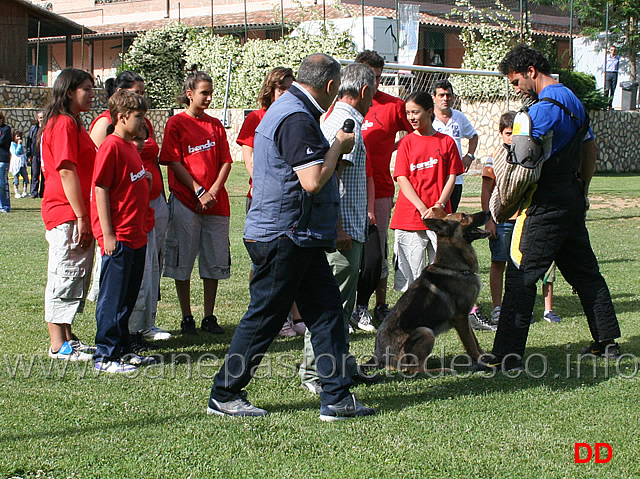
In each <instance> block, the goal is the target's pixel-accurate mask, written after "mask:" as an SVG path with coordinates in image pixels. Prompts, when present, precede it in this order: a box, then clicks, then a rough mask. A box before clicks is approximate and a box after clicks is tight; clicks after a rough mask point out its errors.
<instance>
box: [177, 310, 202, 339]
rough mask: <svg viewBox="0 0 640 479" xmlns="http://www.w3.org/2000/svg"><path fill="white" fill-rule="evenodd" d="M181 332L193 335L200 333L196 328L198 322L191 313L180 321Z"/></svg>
mask: <svg viewBox="0 0 640 479" xmlns="http://www.w3.org/2000/svg"><path fill="white" fill-rule="evenodd" d="M180 333H181V334H190V335H192V336H194V335H196V334H198V331H197V330H196V322H195V321H194V320H193V316H191V315H190V314H189V315H187V316H185V317H184V318H182V322H181V323H180Z"/></svg>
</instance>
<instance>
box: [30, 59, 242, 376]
mask: <svg viewBox="0 0 640 479" xmlns="http://www.w3.org/2000/svg"><path fill="white" fill-rule="evenodd" d="M124 73H125V74H128V75H135V74H132V73H131V72H124ZM121 75H122V74H121ZM125 80H126V79H125ZM122 85H123V86H122V87H121V88H119V89H117V91H115V93H113V94H112V95H111V96H110V98H109V111H108V114H103V115H101V116H102V117H104V118H105V120H104V121H103V122H102V123H101V124H99V126H98V127H97V129H96V128H92V133H93V130H94V129H95V130H96V131H97V133H96V135H95V136H96V137H97V136H99V134H102V132H103V130H104V134H103V135H102V136H101V138H100V140H99V141H98V142H95V141H94V140H93V139H92V137H90V136H89V134H88V133H87V131H86V130H85V129H84V128H83V127H82V124H81V123H80V120H79V113H80V112H82V111H88V110H89V109H90V107H91V103H92V100H93V95H94V94H93V79H92V78H91V76H90V75H89V74H88V73H86V72H83V71H81V70H77V69H73V68H68V69H65V70H63V71H62V72H61V74H60V75H59V77H58V78H57V80H56V82H55V84H54V89H53V98H52V102H51V104H50V105H49V107H48V108H47V112H46V115H45V128H44V131H43V133H42V152H43V164H44V171H45V176H46V178H47V185H48V186H47V190H45V195H44V198H43V203H42V217H43V220H44V222H45V227H46V229H47V233H46V238H47V241H48V242H49V267H48V281H47V288H46V293H45V319H46V320H47V323H48V327H49V333H50V339H51V347H50V349H49V356H51V357H52V358H58V359H66V360H72V361H79V360H93V361H94V363H95V368H96V369H97V370H99V371H103V372H108V373H124V372H130V371H133V370H135V369H136V367H137V366H138V365H140V364H150V363H152V362H153V361H154V360H153V358H152V357H145V356H139V355H138V354H136V352H135V351H134V350H133V349H132V341H131V339H132V333H135V332H136V331H137V330H138V326H135V327H134V329H133V330H131V328H132V322H135V323H136V325H139V326H140V327H141V328H142V329H140V330H139V331H143V332H145V333H146V334H149V335H153V337H155V338H156V339H158V337H159V336H162V337H160V339H166V338H167V337H170V334H169V333H166V332H164V331H162V330H160V329H159V328H156V327H155V314H152V312H153V313H154V312H155V308H156V306H157V305H156V304H151V303H153V302H154V301H155V303H157V299H158V296H157V288H158V287H159V275H157V274H156V275H153V274H152V273H151V272H150V271H151V270H152V269H153V268H149V264H150V263H153V262H156V261H157V260H158V254H159V251H160V248H158V246H156V245H154V244H153V243H155V234H153V233H152V232H153V230H154V226H155V224H156V222H157V221H158V214H157V212H156V211H154V206H155V207H156V208H158V209H162V203H163V202H164V197H163V196H162V194H161V193H162V179H161V176H160V170H159V168H158V163H157V156H158V148H157V145H156V147H155V150H154V152H151V153H150V154H146V153H145V151H146V150H150V148H149V143H150V142H149V140H150V136H151V135H152V130H150V123H149V122H148V120H146V119H145V114H146V112H147V103H146V101H145V99H144V97H143V96H142V94H141V93H143V92H144V90H143V84H142V79H141V78H139V77H138V76H137V75H135V76H132V78H131V81H130V82H128V83H127V82H126V81H124V82H122ZM211 94H212V81H211V78H210V77H209V76H208V75H207V74H205V73H202V72H193V73H191V74H189V75H188V76H187V80H186V83H185V91H184V101H185V102H186V104H187V109H186V111H185V112H183V113H180V114H178V115H176V116H174V117H172V118H171V119H170V120H169V122H168V123H167V126H166V129H165V140H164V144H163V149H162V152H161V154H160V161H161V162H162V163H163V164H166V165H168V166H169V187H170V189H171V192H172V196H171V198H170V202H169V203H170V204H169V207H170V210H171V214H170V219H169V224H168V232H167V241H166V249H165V270H164V273H165V276H169V277H173V278H174V279H175V281H176V288H177V292H178V298H179V300H180V305H181V308H182V311H183V321H182V325H181V326H182V331H183V333H195V323H194V321H193V316H191V314H190V283H189V278H190V276H191V270H192V268H193V264H194V261H195V257H196V255H199V256H200V276H201V277H202V279H203V282H204V286H205V318H204V319H203V322H202V329H204V330H206V331H208V332H212V333H222V332H223V331H222V328H220V326H219V325H218V324H217V319H216V317H215V316H214V315H213V308H214V304H215V296H216V291H217V281H218V279H222V278H227V277H229V267H230V256H229V238H228V234H229V200H228V196H227V193H226V190H225V188H224V183H225V181H226V179H227V176H228V174H229V170H230V167H231V156H230V153H229V146H228V143H227V139H226V132H225V131H224V127H223V126H222V124H221V123H220V122H219V121H218V120H216V119H214V118H212V117H210V116H208V115H206V114H205V113H204V110H205V109H206V108H207V107H208V106H209V103H210V102H211ZM95 124H97V122H96V123H95ZM95 124H94V125H92V127H94V126H95ZM97 143H99V147H97V146H96V145H97ZM152 143H153V144H155V140H153V141H152ZM147 153H148V152H147ZM145 158H147V160H148V161H147V162H145V161H144V160H145ZM158 186H159V188H158ZM158 198H161V201H160V200H158ZM164 204H165V209H166V203H164ZM94 238H95V239H96V240H97V242H98V245H99V248H100V253H101V261H99V263H100V265H101V267H100V272H99V277H100V280H99V292H98V297H97V306H96V321H97V332H96V340H95V344H96V346H95V348H91V347H88V346H86V345H85V344H83V343H82V342H81V341H79V340H78V338H77V337H75V335H74V334H73V333H72V331H71V324H72V322H73V319H74V318H75V315H76V314H77V313H78V312H81V311H82V310H83V307H84V302H85V297H86V294H87V290H88V286H89V279H90V276H91V262H92V259H93V245H94ZM162 243H163V244H164V241H162ZM148 251H152V254H148ZM145 266H146V267H145ZM155 269H156V271H157V269H158V267H157V265H156V268H155ZM145 282H147V283H148V284H147V286H146V287H145V288H142V289H141V285H142V284H143V283H145ZM143 291H144V293H143ZM140 296H142V298H141V297H140ZM149 297H150V298H151V299H150V300H149V299H148V298H149ZM136 309H139V310H142V311H143V312H145V314H151V320H146V321H145V320H144V319H142V320H135V321H132V314H133V313H135V311H136Z"/></svg>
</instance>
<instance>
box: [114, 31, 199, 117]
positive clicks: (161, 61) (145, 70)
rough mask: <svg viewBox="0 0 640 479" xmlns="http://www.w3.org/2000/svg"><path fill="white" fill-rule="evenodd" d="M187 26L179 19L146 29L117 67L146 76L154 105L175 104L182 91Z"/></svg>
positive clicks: (148, 91) (187, 34)
mask: <svg viewBox="0 0 640 479" xmlns="http://www.w3.org/2000/svg"><path fill="white" fill-rule="evenodd" d="M189 31H190V29H189V28H188V27H186V26H184V25H183V24H181V23H177V22H176V23H172V24H170V25H168V26H166V27H164V28H160V29H153V30H148V31H147V32H145V33H143V34H141V35H139V36H138V37H137V38H136V40H135V41H134V42H133V44H132V45H131V47H129V50H128V51H127V53H125V55H124V58H123V63H122V64H121V66H120V68H119V70H120V71H122V70H133V71H135V72H136V73H138V74H139V75H140V76H142V78H144V80H145V90H146V92H147V95H148V97H149V99H150V101H151V106H152V107H153V108H163V107H170V106H174V105H175V104H176V96H177V95H178V93H179V92H181V91H182V82H183V81H184V68H185V58H186V46H187V45H186V43H187V38H188V36H189Z"/></svg>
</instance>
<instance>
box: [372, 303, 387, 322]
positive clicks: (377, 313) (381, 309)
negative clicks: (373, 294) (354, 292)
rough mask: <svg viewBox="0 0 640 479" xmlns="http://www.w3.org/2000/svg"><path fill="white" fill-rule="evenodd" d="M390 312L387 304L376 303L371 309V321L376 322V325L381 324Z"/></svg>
mask: <svg viewBox="0 0 640 479" xmlns="http://www.w3.org/2000/svg"><path fill="white" fill-rule="evenodd" d="M390 312H391V310H390V309H389V305H388V304H386V303H378V304H376V307H375V308H373V319H375V320H376V321H378V323H382V322H384V320H385V319H387V316H389V313H390Z"/></svg>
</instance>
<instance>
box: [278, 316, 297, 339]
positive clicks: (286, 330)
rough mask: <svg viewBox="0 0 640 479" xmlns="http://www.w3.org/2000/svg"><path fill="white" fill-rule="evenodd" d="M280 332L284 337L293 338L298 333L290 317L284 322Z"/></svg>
mask: <svg viewBox="0 0 640 479" xmlns="http://www.w3.org/2000/svg"><path fill="white" fill-rule="evenodd" d="M278 334H279V335H280V336H282V337H283V338H293V337H294V336H297V335H298V333H296V332H295V331H294V330H293V328H292V327H291V322H290V319H289V318H287V320H286V321H285V322H284V324H283V325H282V329H280V332H279V333H278Z"/></svg>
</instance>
